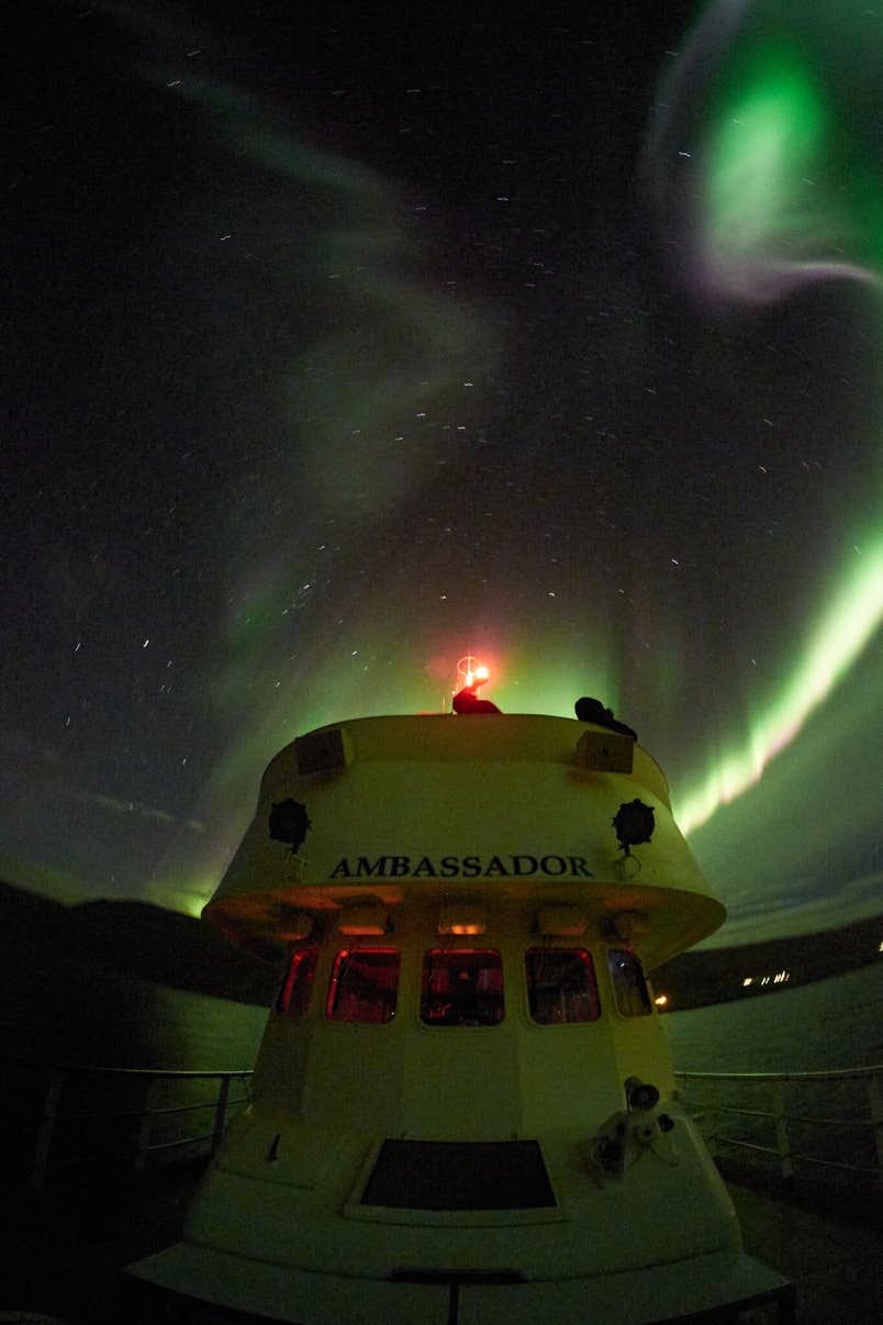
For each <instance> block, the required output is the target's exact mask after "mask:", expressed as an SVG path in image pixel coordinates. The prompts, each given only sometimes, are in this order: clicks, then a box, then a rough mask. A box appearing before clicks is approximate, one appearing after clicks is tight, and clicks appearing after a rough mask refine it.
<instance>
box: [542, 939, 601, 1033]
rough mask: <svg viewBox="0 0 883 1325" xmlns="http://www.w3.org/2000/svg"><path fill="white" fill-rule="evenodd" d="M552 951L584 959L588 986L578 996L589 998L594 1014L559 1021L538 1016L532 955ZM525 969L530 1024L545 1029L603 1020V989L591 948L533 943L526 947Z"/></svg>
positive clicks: (582, 1024) (590, 1024)
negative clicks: (535, 1005)
mask: <svg viewBox="0 0 883 1325" xmlns="http://www.w3.org/2000/svg"><path fill="white" fill-rule="evenodd" d="M551 953H562V954H569V955H570V956H571V957H572V958H577V957H579V958H582V959H584V962H583V964H584V967H585V970H586V972H587V974H588V988H587V989H586V991H585V992H584V993H582V994H579V995H577V996H578V997H582V998H587V999H588V1001H589V1007H590V1009H591V1010H592V1011H593V1012H594V1015H593V1016H589V1017H579V1018H577V1017H573V1018H571V1017H566V1018H565V1019H564V1020H563V1021H558V1020H548V1021H542V1020H540V1019H539V1018H538V1017H537V1016H536V1012H535V1007H534V1004H535V998H534V991H535V989H536V979H535V976H534V977H532V973H531V969H530V961H531V957H532V956H533V955H534V954H539V955H548V954H551ZM523 970H524V983H525V991H526V994H527V1015H528V1019H529V1021H530V1024H531V1025H532V1026H542V1027H543V1028H544V1029H545V1028H547V1027H549V1026H558V1027H560V1026H592V1025H594V1023H595V1022H597V1021H600V1020H601V1017H602V1016H603V1012H604V1009H603V1005H602V1001H601V991H600V989H599V988H598V973H597V970H596V969H595V957H594V954H593V953H592V951H591V949H590V948H587V947H585V946H583V945H580V946H579V947H577V946H572V947H571V946H569V945H568V946H567V947H564V946H563V945H561V946H559V945H558V944H555V945H551V944H550V945H547V946H544V945H543V944H540V943H535V944H532V945H531V946H530V947H529V948H525V949H524V961H523Z"/></svg>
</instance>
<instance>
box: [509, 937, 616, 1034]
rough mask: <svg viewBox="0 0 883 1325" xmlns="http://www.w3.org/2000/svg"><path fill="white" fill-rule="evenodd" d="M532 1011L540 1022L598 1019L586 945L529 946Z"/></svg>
mask: <svg viewBox="0 0 883 1325" xmlns="http://www.w3.org/2000/svg"><path fill="white" fill-rule="evenodd" d="M525 963H526V968H527V996H528V1002H529V1005H530V1015H531V1017H532V1018H533V1019H534V1021H537V1022H539V1023H540V1025H541V1026H557V1025H563V1024H564V1023H565V1022H572V1021H597V1020H598V1018H599V1017H600V1015H601V1003H600V1000H599V998H598V986H597V984H596V983H595V968H594V965H593V963H592V958H591V954H590V953H588V952H586V950H585V948H528V950H527V953H526V956H525Z"/></svg>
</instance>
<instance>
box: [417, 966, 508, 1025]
mask: <svg viewBox="0 0 883 1325" xmlns="http://www.w3.org/2000/svg"><path fill="white" fill-rule="evenodd" d="M482 955H484V956H492V957H493V958H495V962H494V963H493V964H490V963H489V964H488V965H487V966H486V967H484V968H478V969H485V970H494V971H496V972H497V973H498V974H499V990H498V991H496V990H494V991H490V994H489V995H488V996H489V997H490V998H494V997H495V998H496V1000H497V1005H498V1007H499V1016H498V1017H495V1018H494V1019H493V1020H485V1019H474V1020H473V1019H469V1020H448V1019H447V1018H446V1016H445V1013H444V1011H443V1008H442V1003H443V1000H444V994H443V993H441V992H439V993H438V994H436V995H434V996H432V997H434V998H435V999H436V1000H437V1001H438V1002H439V1012H440V1015H438V1016H437V1017H430V1018H427V1015H426V1012H427V1005H428V1002H429V999H430V996H431V990H430V981H431V978H432V975H431V970H430V966H429V962H430V959H431V958H433V957H451V958H469V957H477V956H482ZM452 964H453V963H452ZM475 992H476V994H477V992H478V991H475ZM450 1006H451V1007H452V1008H453V1007H454V1001H453V1000H452V1001H451V1004H450ZM476 1007H478V1003H476ZM417 1018H418V1021H419V1023H420V1025H421V1026H423V1027H425V1028H426V1029H427V1030H430V1031H436V1030H489V1029H493V1028H494V1027H495V1026H501V1025H502V1023H503V1022H504V1021H505V1020H506V971H505V963H504V961H503V954H502V952H501V951H500V949H499V948H496V947H494V948H490V947H485V946H484V945H482V946H480V947H478V946H476V947H456V948H455V947H448V946H444V945H439V946H436V947H434V948H427V949H426V950H425V952H424V953H423V960H422V961H421V963H420V1002H419V1007H418V1013H417Z"/></svg>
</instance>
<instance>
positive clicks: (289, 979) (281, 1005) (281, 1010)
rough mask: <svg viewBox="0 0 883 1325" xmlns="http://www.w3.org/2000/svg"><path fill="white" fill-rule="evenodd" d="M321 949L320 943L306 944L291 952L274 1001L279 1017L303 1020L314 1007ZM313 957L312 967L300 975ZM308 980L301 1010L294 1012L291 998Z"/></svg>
mask: <svg viewBox="0 0 883 1325" xmlns="http://www.w3.org/2000/svg"><path fill="white" fill-rule="evenodd" d="M320 955H321V950H320V948H319V945H318V944H315V943H310V944H305V945H304V946H303V947H302V948H295V949H294V951H293V952H291V953H290V954H289V957H288V964H287V966H286V969H285V974H284V976H283V977H282V982H281V984H280V985H279V990H278V992H277V994H276V998H275V999H274V1002H273V1011H274V1012H275V1013H276V1014H277V1016H279V1017H285V1018H286V1019H287V1020H288V1021H303V1019H304V1018H305V1017H308V1016H309V1015H310V1012H311V1011H312V1010H313V1007H314V995H315V991H316V972H317V971H318V968H319V958H320ZM310 959H312V967H311V968H310V967H309V966H308V967H307V970H306V972H305V973H304V976H303V977H301V976H300V971H301V967H302V966H304V964H305V963H309V961H310ZM303 979H306V981H308V984H307V987H306V989H305V991H304V993H303V995H302V996H301V1002H300V1011H296V1012H292V1010H291V999H292V994H293V992H294V991H295V989H299V988H300V987H301V983H302V980H303Z"/></svg>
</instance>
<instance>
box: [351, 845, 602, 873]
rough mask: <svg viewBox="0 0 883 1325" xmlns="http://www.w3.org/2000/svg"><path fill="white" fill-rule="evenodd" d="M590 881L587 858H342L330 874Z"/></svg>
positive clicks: (522, 856)
mask: <svg viewBox="0 0 883 1325" xmlns="http://www.w3.org/2000/svg"><path fill="white" fill-rule="evenodd" d="M565 874H566V875H570V876H572V877H573V876H575V877H576V878H581V879H591V878H592V877H593V876H592V871H591V870H590V869H589V867H588V865H587V863H586V859H585V857H584V856H559V855H552V854H550V855H547V856H533V855H528V854H527V853H526V852H523V853H520V854H519V855H515V856H501V855H493V856H484V857H483V856H441V857H439V858H436V857H433V856H398V855H396V856H393V855H382V856H373V857H372V856H341V858H340V860H339V861H338V862H337V864H336V865H335V866H334V869H333V870H332V871H331V874H330V878H332V879H365V878H367V879H405V878H410V879H477V878H480V877H485V878H509V877H510V876H515V877H517V878H531V877H533V876H536V875H541V876H544V877H545V878H559V877H561V876H562V875H565Z"/></svg>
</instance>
